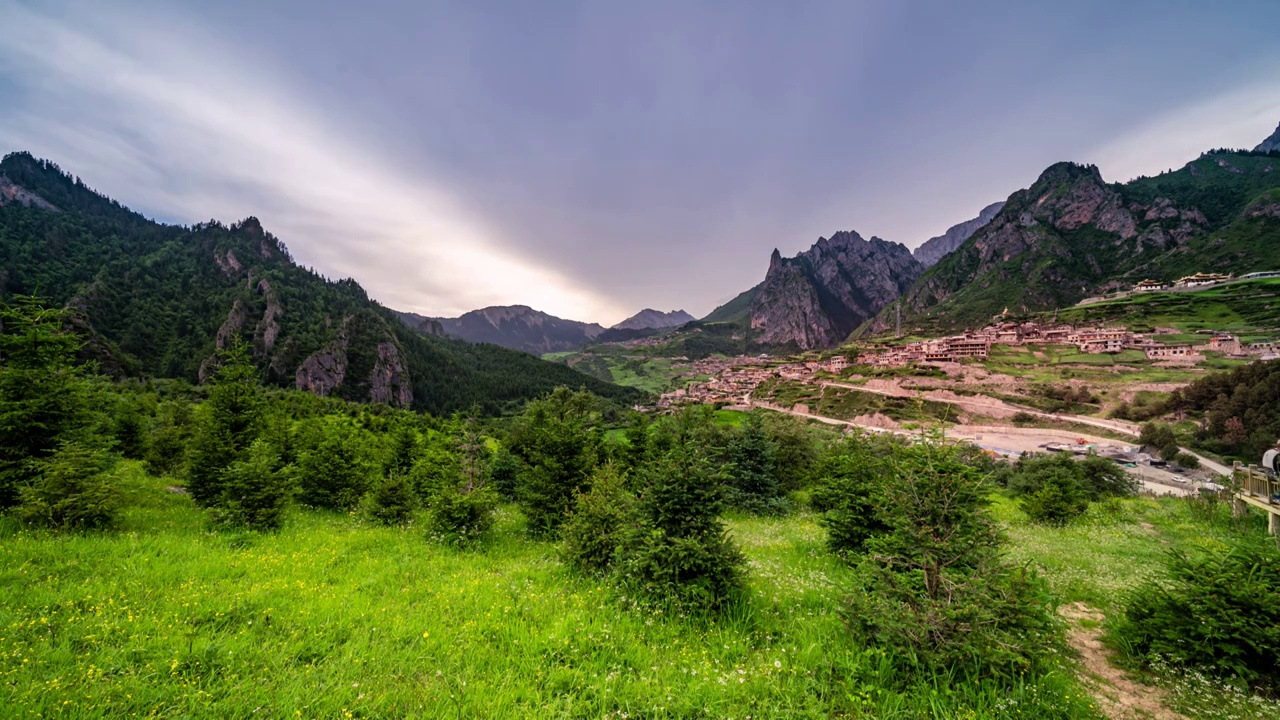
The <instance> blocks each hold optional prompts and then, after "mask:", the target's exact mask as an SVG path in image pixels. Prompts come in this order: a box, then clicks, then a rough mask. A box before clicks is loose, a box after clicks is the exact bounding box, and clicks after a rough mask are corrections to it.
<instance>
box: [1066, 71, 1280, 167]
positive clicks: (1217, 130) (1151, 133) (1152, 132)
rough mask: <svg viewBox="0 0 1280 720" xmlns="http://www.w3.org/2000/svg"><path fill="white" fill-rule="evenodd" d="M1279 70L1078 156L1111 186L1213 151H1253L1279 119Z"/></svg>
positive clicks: (1149, 121) (1146, 122) (1150, 121)
mask: <svg viewBox="0 0 1280 720" xmlns="http://www.w3.org/2000/svg"><path fill="white" fill-rule="evenodd" d="M1277 77H1280V66H1275V67H1271V68H1270V72H1266V73H1260V74H1259V79H1256V80H1254V81H1245V82H1243V83H1242V84H1241V85H1240V86H1238V87H1234V88H1230V89H1227V90H1224V91H1223V92H1221V93H1218V94H1215V95H1212V96H1210V97H1208V98H1203V99H1198V100H1195V101H1193V102H1191V103H1189V104H1187V105H1183V106H1181V107H1178V108H1176V109H1174V110H1172V111H1170V112H1167V113H1164V114H1161V115H1158V116H1156V117H1154V118H1148V119H1144V121H1143V122H1142V123H1140V124H1138V125H1137V126H1135V127H1134V128H1132V129H1130V130H1128V131H1127V132H1123V133H1121V134H1120V135H1119V136H1118V137H1116V138H1114V139H1112V140H1110V141H1108V142H1106V143H1105V144H1103V145H1100V146H1099V147H1098V148H1097V149H1095V150H1093V151H1092V152H1088V153H1086V157H1084V158H1082V161H1084V162H1091V163H1095V164H1097V165H1098V168H1099V169H1100V170H1101V171H1102V175H1103V177H1104V178H1105V179H1106V180H1107V181H1109V182H1117V181H1119V182H1123V181H1127V180H1131V179H1133V178H1135V177H1138V176H1139V175H1158V174H1160V173H1162V172H1164V171H1166V170H1171V169H1177V168H1180V167H1182V166H1183V165H1185V164H1186V163H1187V162H1189V161H1191V160H1194V159H1195V158H1197V157H1199V155H1200V153H1202V152H1205V151H1206V150H1212V149H1215V148H1232V149H1238V148H1244V149H1253V147H1254V146H1255V145H1257V144H1258V143H1260V142H1262V139H1263V138H1265V137H1267V136H1268V135H1270V134H1271V133H1272V132H1273V131H1274V130H1275V127H1276V121H1277V120H1280V82H1276V80H1275V78H1277Z"/></svg>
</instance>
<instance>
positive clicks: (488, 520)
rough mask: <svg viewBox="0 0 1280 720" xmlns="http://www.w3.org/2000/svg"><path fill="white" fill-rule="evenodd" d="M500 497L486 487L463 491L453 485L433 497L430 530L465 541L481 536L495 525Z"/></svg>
mask: <svg viewBox="0 0 1280 720" xmlns="http://www.w3.org/2000/svg"><path fill="white" fill-rule="evenodd" d="M497 506H498V497H497V495H495V494H494V492H493V491H492V490H490V489H489V488H487V487H481V488H477V489H475V490H472V491H471V492H463V491H462V489H461V488H458V487H455V486H450V487H446V488H444V489H443V490H441V491H440V492H439V493H437V494H436V495H434V496H433V497H432V498H431V504H430V511H431V512H430V514H429V516H428V517H429V520H428V526H427V527H428V530H429V532H430V533H431V534H432V535H434V536H435V537H437V538H439V539H441V540H444V541H446V542H450V543H455V544H466V543H470V542H473V541H475V540H478V539H480V538H481V537H482V536H484V535H485V534H486V533H487V532H489V529H490V528H491V527H492V526H493V511H494V509H495V508H496V507H497Z"/></svg>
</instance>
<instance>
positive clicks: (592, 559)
mask: <svg viewBox="0 0 1280 720" xmlns="http://www.w3.org/2000/svg"><path fill="white" fill-rule="evenodd" d="M634 524H635V498H634V497H633V496H632V495H631V493H629V492H627V489H626V483H625V480H624V478H623V475H622V474H621V473H620V472H618V470H617V468H615V467H614V466H613V465H612V464H610V465H605V466H603V467H601V468H599V469H597V470H596V472H595V474H594V475H593V476H592V478H591V491H590V492H588V493H585V494H583V495H579V496H578V501H577V504H576V506H575V509H574V512H573V514H572V515H571V516H569V520H568V521H567V522H566V523H565V524H564V526H563V527H562V528H561V530H560V537H561V544H560V555H561V557H563V558H564V561H565V562H566V563H568V564H569V565H571V566H573V567H574V568H577V569H578V570H582V571H585V572H595V573H598V572H603V571H605V570H607V569H609V567H610V566H612V565H613V562H614V559H615V558H616V557H617V556H618V554H619V550H620V548H621V547H622V546H623V545H624V543H625V541H626V539H627V538H628V536H629V534H630V533H633V532H634V527H633V526H634Z"/></svg>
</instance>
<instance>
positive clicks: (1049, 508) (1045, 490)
mask: <svg viewBox="0 0 1280 720" xmlns="http://www.w3.org/2000/svg"><path fill="white" fill-rule="evenodd" d="M1021 505H1022V511H1023V512H1025V513H1026V514H1027V517H1029V518H1031V520H1032V521H1033V522H1038V523H1045V524H1048V525H1061V524H1064V523H1066V522H1069V521H1071V520H1074V519H1075V518H1077V517H1080V516H1081V515H1083V514H1084V513H1085V511H1086V510H1088V509H1089V501H1088V500H1086V499H1085V498H1084V496H1083V495H1082V494H1081V493H1080V492H1079V490H1078V488H1077V486H1076V485H1075V484H1074V483H1062V482H1059V481H1056V480H1054V481H1050V482H1046V483H1045V484H1044V485H1042V486H1041V487H1040V489H1039V490H1037V491H1035V492H1034V493H1031V494H1030V495H1027V496H1026V497H1024V498H1022V503H1021Z"/></svg>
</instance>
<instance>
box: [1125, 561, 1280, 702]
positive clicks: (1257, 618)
mask: <svg viewBox="0 0 1280 720" xmlns="http://www.w3.org/2000/svg"><path fill="white" fill-rule="evenodd" d="M1167 575H1168V578H1167V579H1164V580H1155V581H1151V582H1148V583H1146V584H1145V585H1142V586H1140V587H1139V588H1138V589H1136V590H1135V591H1133V593H1132V594H1130V596H1129V598H1128V601H1127V603H1126V607H1125V611H1124V616H1123V618H1122V619H1121V620H1120V621H1119V622H1118V623H1117V624H1116V626H1115V628H1114V631H1113V634H1112V639H1113V640H1115V641H1117V642H1118V644H1119V645H1120V646H1121V647H1122V648H1123V649H1124V650H1125V652H1126V653H1128V654H1129V655H1130V657H1131V658H1132V659H1134V660H1136V661H1138V662H1142V663H1147V662H1151V661H1154V660H1156V659H1165V660H1168V661H1170V662H1173V663H1175V664H1178V665H1182V666H1186V667H1189V668H1196V669H1199V670H1201V671H1203V672H1205V673H1207V674H1209V675H1213V676H1216V677H1222V678H1226V679H1233V680H1237V681H1241V682H1244V683H1247V684H1249V685H1252V686H1254V687H1256V688H1258V689H1260V690H1262V691H1264V692H1272V693H1274V692H1277V691H1280V663H1277V662H1276V658H1280V550H1277V549H1276V547H1275V546H1274V545H1273V544H1271V543H1270V542H1267V543H1261V542H1259V543H1257V544H1248V545H1237V546H1235V547H1232V548H1229V549H1227V550H1225V551H1220V552H1215V553H1211V554H1209V555H1207V556H1205V557H1203V558H1201V559H1192V558H1190V557H1188V556H1187V555H1185V554H1182V553H1172V554H1171V555H1170V557H1169V561H1168V573H1167Z"/></svg>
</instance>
